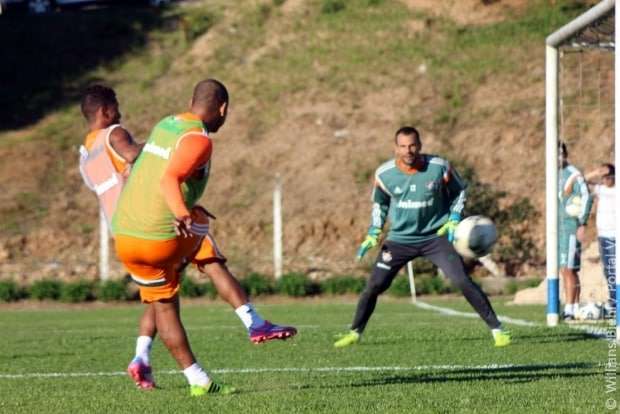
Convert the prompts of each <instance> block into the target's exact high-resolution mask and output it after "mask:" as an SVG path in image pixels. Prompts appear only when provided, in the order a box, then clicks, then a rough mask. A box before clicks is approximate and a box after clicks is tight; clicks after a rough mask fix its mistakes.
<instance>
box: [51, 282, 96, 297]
mask: <svg viewBox="0 0 620 414" xmlns="http://www.w3.org/2000/svg"><path fill="white" fill-rule="evenodd" d="M94 298H95V295H94V294H93V283H92V282H89V281H87V280H80V281H77V282H69V283H64V284H61V285H60V297H59V299H60V300H61V301H62V302H68V303H77V302H85V301H87V300H93V299H94Z"/></svg>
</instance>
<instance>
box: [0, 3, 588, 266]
mask: <svg viewBox="0 0 620 414" xmlns="http://www.w3.org/2000/svg"><path fill="white" fill-rule="evenodd" d="M346 3H347V5H346V7H345V8H344V9H343V10H341V11H339V12H337V13H323V12H322V11H321V5H322V2H321V1H318V0H311V1H307V2H297V1H292V0H290V1H289V2H285V3H284V4H283V5H280V6H277V5H275V4H276V3H275V2H268V1H265V2H255V1H244V2H235V3H234V4H231V3H230V2H225V1H221V0H205V1H203V2H200V3H199V4H198V7H200V10H201V14H205V13H208V16H212V15H213V16H215V19H216V20H217V21H218V22H219V23H217V24H216V25H215V26H214V27H213V30H212V33H211V34H209V35H207V40H208V41H206V42H205V41H203V42H202V43H201V44H200V45H199V46H200V47H198V45H194V47H193V49H192V50H191V51H190V49H189V48H190V47H192V44H191V43H190V42H188V41H187V40H186V38H185V36H184V34H183V28H184V27H185V28H187V27H188V25H187V24H185V25H184V24H183V23H182V22H183V21H186V22H187V21H188V19H190V18H191V16H194V15H195V14H196V13H195V12H193V11H192V9H191V8H190V9H187V8H180V9H172V10H170V11H168V12H165V13H164V14H163V15H158V16H150V17H149V18H148V21H149V22H151V24H149V25H145V24H143V25H139V24H138V23H135V24H133V23H131V20H129V23H128V22H127V21H125V22H123V21H119V22H117V24H118V25H119V26H120V27H121V28H122V29H123V30H117V31H115V32H113V33H119V36H120V37H119V42H121V43H122V42H126V43H127V48H126V49H124V50H121V51H117V50H115V49H113V50H112V52H111V54H110V56H109V57H108V59H106V60H104V61H100V60H96V59H91V60H89V61H92V63H91V65H90V66H87V67H85V68H82V71H81V72H78V73H77V74H75V75H73V76H72V77H69V79H66V80H65V79H61V80H60V81H58V80H55V82H56V83H55V84H59V85H60V86H59V88H60V89H61V90H63V89H64V90H65V91H73V94H69V98H68V99H65V100H62V101H61V103H62V104H61V105H59V106H53V105H49V102H47V101H45V102H46V103H47V105H46V107H45V108H46V110H47V111H48V112H47V113H48V115H47V116H45V117H44V118H42V119H41V121H39V122H38V123H36V124H32V125H31V126H29V127H28V128H26V129H23V130H18V131H7V132H2V133H0V152H1V155H2V157H3V159H7V160H15V161H10V162H7V163H6V164H4V165H2V166H0V184H1V185H2V187H3V188H7V189H8V191H5V192H3V194H2V195H0V201H1V202H2V207H1V208H2V221H1V222H0V237H2V239H3V240H4V245H5V247H4V250H7V251H9V252H11V254H12V257H11V261H12V263H17V264H18V265H17V266H18V267H19V266H21V265H22V264H24V263H27V265H28V266H32V267H35V268H36V267H37V266H39V267H40V263H42V262H49V261H54V260H55V261H60V262H61V265H62V267H64V268H66V269H67V270H66V271H67V272H68V273H74V274H76V275H78V276H79V275H81V274H84V272H90V273H92V272H93V271H94V256H93V253H94V251H95V246H96V245H95V243H96V235H95V231H96V230H95V226H94V222H93V219H92V218H94V217H96V207H95V205H94V203H93V202H92V197H91V195H90V194H88V192H87V191H86V190H85V189H84V188H83V186H82V185H81V183H80V181H79V177H78V175H77V172H76V171H75V169H74V168H73V162H72V161H71V160H73V159H74V158H75V148H76V146H77V145H78V144H79V142H80V141H81V137H82V135H83V131H84V125H83V123H82V122H81V121H78V120H80V115H79V112H78V108H77V107H76V104H75V103H76V101H75V92H76V91H78V90H79V87H80V86H81V85H83V84H85V83H88V82H89V81H90V80H92V79H102V80H104V81H106V82H108V83H111V84H112V85H114V86H115V87H116V89H117V91H118V93H119V96H120V98H121V105H122V110H123V111H124V113H125V118H124V120H125V121H124V122H125V124H126V125H127V126H128V127H129V128H130V129H131V130H132V131H133V132H134V134H135V135H136V136H138V137H145V136H146V135H147V133H148V130H149V128H150V126H151V125H153V123H154V122H156V121H157V120H158V119H159V118H160V117H161V116H162V115H163V114H166V113H169V112H174V111H178V110H180V109H182V108H183V106H184V105H185V104H184V103H185V102H186V101H187V95H188V91H189V90H191V87H192V85H193V84H194V83H195V82H196V81H197V80H199V79H202V78H204V77H206V76H213V77H218V78H221V79H223V80H225V82H226V83H227V84H228V85H229V88H230V89H231V91H232V96H233V100H232V105H231V109H232V111H231V116H230V120H229V124H228V125H227V126H226V128H225V129H224V130H223V131H222V133H221V134H219V135H218V138H219V136H220V135H221V140H219V142H221V143H219V142H216V147H217V154H218V158H217V160H216V164H215V171H214V179H213V180H212V183H211V184H210V187H209V190H208V193H207V199H208V203H209V205H210V206H211V207H212V208H214V209H215V211H217V212H221V214H218V216H219V217H220V219H221V220H218V227H217V228H216V232H218V231H219V232H220V234H225V235H226V236H225V240H226V245H225V249H226V251H227V252H228V254H229V255H230V256H232V258H233V259H234V262H235V263H237V265H238V267H239V270H240V271H245V270H249V269H251V268H259V269H263V268H266V267H267V268H268V267H269V263H270V260H269V259H268V255H269V252H270V249H269V247H268V246H269V244H268V241H269V232H270V229H271V227H270V224H269V219H268V214H266V212H268V211H269V209H270V200H271V196H270V194H269V190H270V188H271V179H272V177H273V175H274V174H275V173H276V172H280V173H281V174H283V176H284V179H285V188H287V189H288V191H290V192H289V193H287V197H288V199H287V200H285V204H286V205H285V207H286V210H285V214H287V215H288V216H287V217H285V219H286V222H285V223H286V227H285V232H286V234H287V240H286V242H287V245H286V249H287V254H288V256H289V260H290V262H289V263H288V265H289V267H294V266H297V268H302V269H304V268H307V267H319V268H326V269H330V268H331V269H334V268H341V269H342V268H347V267H348V268H351V266H352V264H351V261H350V255H351V252H352V251H353V250H354V246H355V244H356V242H357V239H358V238H359V236H360V235H361V234H362V233H363V231H364V228H365V227H366V223H367V219H368V218H367V214H368V211H367V210H368V208H369V206H367V201H366V200H367V192H368V184H367V182H368V178H369V177H370V176H371V174H372V171H373V169H374V168H375V166H376V165H377V163H378V162H379V161H380V160H381V159H385V158H387V157H389V156H390V153H389V148H388V147H386V145H385V137H386V136H390V134H391V133H393V130H394V128H395V125H397V124H399V123H402V122H413V123H416V124H417V125H419V126H420V127H421V128H422V129H423V130H424V131H426V133H425V136H426V137H427V138H426V140H425V145H426V146H427V149H429V150H433V151H441V152H445V153H446V154H448V155H450V156H451V157H455V158H458V157H460V156H461V153H464V154H466V153H467V149H462V148H460V147H459V148H458V150H454V149H453V148H452V145H451V139H450V138H448V137H451V136H452V135H453V134H454V133H455V132H456V131H457V130H456V129H455V128H459V129H462V128H463V126H464V125H465V127H466V126H467V125H476V124H477V123H478V124H479V123H480V122H477V120H479V121H481V120H484V119H486V117H487V116H488V113H485V112H484V111H482V110H480V111H479V112H474V113H472V111H471V108H472V103H474V102H472V101H471V100H472V95H473V93H474V91H475V90H476V88H477V87H479V86H484V85H487V84H493V82H494V81H495V79H500V82H502V81H501V80H503V79H510V78H511V77H513V76H519V77H522V75H523V73H524V67H525V66H527V63H528V59H529V58H531V50H532V49H534V48H538V45H540V44H541V41H542V39H543V38H544V36H545V34H547V33H549V32H550V31H551V30H552V29H553V28H555V27H558V26H560V25H561V24H562V23H564V22H566V21H567V20H569V19H570V18H571V16H574V15H575V14H576V13H578V11H579V10H580V7H582V6H580V7H572V6H571V7H565V6H562V5H566V4H570V5H573V4H576V2H573V1H566V2H561V4H562V5H559V6H556V7H554V8H550V7H549V6H546V2H538V1H535V2H532V7H531V8H529V9H527V10H526V11H525V12H524V14H523V15H522V16H517V17H515V18H514V19H513V20H508V21H506V22H500V23H495V24H490V25H486V26H467V27H460V26H457V25H455V24H454V23H453V22H452V21H450V20H448V19H446V18H442V17H436V16H431V15H428V14H425V13H424V12H421V11H415V10H411V9H408V8H407V7H406V6H405V5H404V4H402V3H401V2H399V1H397V0H384V1H373V2H369V1H365V0H357V1H351V2H346ZM191 7H193V6H191ZM102 13H106V12H102ZM88 16H89V17H84V16H82V15H77V14H76V15H72V16H71V19H74V20H75V19H77V20H80V19H85V21H84V22H83V24H84V25H87V24H88V23H89V22H90V23H93V22H98V21H99V22H100V21H102V19H105V18H110V16H109V15H105V14H103V15H100V16H96V15H95V16H93V15H88ZM133 17H134V18H135V19H136V21H142V20H144V19H146V18H145V17H144V16H142V17H141V16H140V15H134V16H133ZM54 19H62V17H58V16H57V17H54ZM198 21H201V22H202V23H204V19H203V20H200V19H199V20H198ZM40 23H42V24H43V25H44V24H46V22H45V21H41V22H40ZM48 23H49V24H50V25H56V26H57V25H59V24H60V25H62V24H66V22H63V21H62V20H61V21H60V22H57V21H53V20H50V21H49V22H48ZM413 23H415V24H416V25H418V26H419V24H422V26H423V29H421V30H418V29H415V30H414V29H412V28H411V27H412V24H413ZM136 24H138V26H137V28H136V27H134V26H135V25H136ZM102 27H105V25H103V26H102ZM416 27H417V26H416ZM102 30H103V29H102ZM132 30H134V31H132ZM127 33H129V34H130V35H131V34H135V33H140V37H139V38H138V40H135V41H133V42H128V41H126V39H125V38H123V37H122V36H128V35H127ZM129 38H130V39H133V38H134V37H132V36H129ZM112 44H114V42H112ZM52 47H53V46H50V48H52ZM81 47H82V44H81V43H80V48H81ZM80 48H77V49H79V50H82V49H80ZM69 49H71V47H69ZM67 53H68V52H67ZM84 53H86V52H84ZM423 64H424V65H426V67H427V71H426V73H420V72H418V68H419V67H420V65H423ZM526 73H527V72H526ZM522 82H526V81H523V80H522ZM538 82H542V81H541V80H538ZM35 101H36V100H35ZM506 116H507V117H511V116H514V114H506ZM341 129H346V130H348V131H349V133H350V137H349V138H347V139H344V140H341V141H338V140H335V139H334V136H333V134H334V131H337V130H341ZM480 145H482V146H484V145H485V144H484V143H480ZM22 154H26V156H25V158H31V157H35V156H36V157H37V163H36V164H34V163H30V162H24V161H23V160H22V159H20V158H22V157H24V156H23V155H22ZM325 183H329V184H330V186H331V187H332V188H338V189H339V190H338V191H332V192H330V193H327V192H325ZM43 189H45V191H44V190H43ZM343 207H344V208H343ZM35 223H36V224H38V225H40V226H39V228H35ZM60 229H62V232H61V233H59V230H60ZM248 238H252V239H254V240H257V241H258V243H256V244H253V245H251V246H249V245H248V244H247V242H246V241H247V239H248ZM41 246H45V249H42V248H41ZM74 246H84V247H83V248H80V249H71V247H74ZM295 255H297V257H295ZM317 260H319V262H318V263H319V264H318V265H317ZM8 272H9V271H5V272H4V274H8ZM12 272H14V273H19V272H23V270H22V269H21V268H20V269H18V270H17V271H14V270H13V271H12Z"/></svg>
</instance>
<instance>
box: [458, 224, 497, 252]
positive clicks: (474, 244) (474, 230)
mask: <svg viewBox="0 0 620 414" xmlns="http://www.w3.org/2000/svg"><path fill="white" fill-rule="evenodd" d="M496 241H497V229H496V228H495V224H493V222H492V221H491V219H489V218H487V217H484V216H469V217H467V218H465V219H464V220H463V221H461V222H460V223H459V224H458V226H457V227H456V230H455V231H454V248H455V249H456V251H457V252H458V253H459V254H460V255H461V256H463V257H466V258H469V259H475V258H478V257H482V256H486V255H487V254H489V252H490V251H491V249H492V248H493V245H494V244H495V242H496Z"/></svg>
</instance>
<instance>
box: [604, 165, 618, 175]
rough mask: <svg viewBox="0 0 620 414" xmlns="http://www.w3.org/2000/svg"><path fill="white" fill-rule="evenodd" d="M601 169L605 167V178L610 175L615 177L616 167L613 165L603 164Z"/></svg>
mask: <svg viewBox="0 0 620 414" xmlns="http://www.w3.org/2000/svg"><path fill="white" fill-rule="evenodd" d="M603 167H607V174H605V176H608V175H612V176H614V177H615V176H616V167H615V166H614V165H613V164H609V163H604V164H603Z"/></svg>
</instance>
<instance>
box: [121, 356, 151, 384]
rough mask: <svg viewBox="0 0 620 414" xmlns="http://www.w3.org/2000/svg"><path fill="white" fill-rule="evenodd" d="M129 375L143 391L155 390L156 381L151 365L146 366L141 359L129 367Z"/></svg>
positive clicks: (135, 360)
mask: <svg viewBox="0 0 620 414" xmlns="http://www.w3.org/2000/svg"><path fill="white" fill-rule="evenodd" d="M127 374H129V376H130V377H131V379H132V380H134V381H135V383H136V386H137V387H138V388H140V389H141V390H151V389H153V388H155V380H154V379H153V372H152V370H151V366H150V365H146V364H145V363H144V362H142V360H141V359H140V358H134V359H133V360H132V361H131V362H130V363H129V366H128V367H127Z"/></svg>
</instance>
